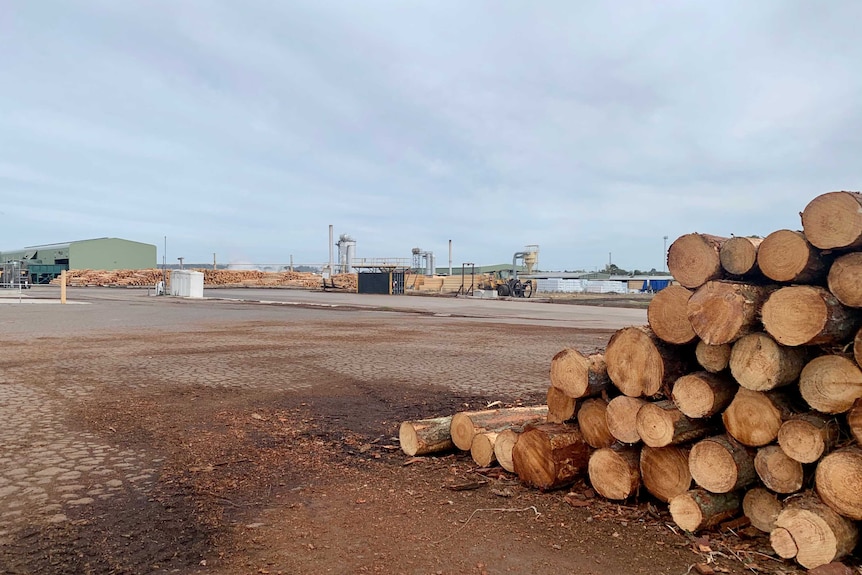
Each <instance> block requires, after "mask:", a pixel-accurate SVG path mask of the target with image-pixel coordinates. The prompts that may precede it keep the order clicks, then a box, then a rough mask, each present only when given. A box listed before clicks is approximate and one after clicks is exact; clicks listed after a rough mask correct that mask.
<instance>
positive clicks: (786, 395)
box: [405, 192, 862, 569]
mask: <svg viewBox="0 0 862 575" xmlns="http://www.w3.org/2000/svg"><path fill="white" fill-rule="evenodd" d="M801 216H802V227H803V230H802V231H795V230H789V229H786V230H778V231H775V232H773V233H771V234H769V235H768V236H767V237H765V238H762V239H761V238H755V237H731V238H724V237H717V236H711V235H706V234H699V233H692V234H687V235H684V236H682V237H680V238H678V239H677V240H676V241H674V242H673V244H671V246H670V249H669V250H668V269H669V270H670V272H671V273H672V274H673V276H674V279H675V280H676V282H677V283H678V285H676V284H675V285H672V286H670V287H668V288H666V289H664V290H662V291H661V292H659V293H658V294H657V295H656V296H655V298H654V299H653V300H652V301H651V303H650V307H649V309H648V314H647V317H648V322H649V325H648V326H633V327H627V328H623V329H620V330H618V331H617V332H616V333H614V335H613V336H612V337H611V339H610V340H609V342H608V344H607V347H606V349H605V351H604V354H603V355H593V356H586V355H584V354H582V353H580V352H578V351H577V350H574V349H568V348H567V349H563V350H562V351H560V352H559V353H558V354H556V356H554V358H553V359H552V360H551V365H550V387H549V390H548V396H547V409H548V415H547V417H546V420H545V422H542V423H532V424H526V425H525V426H523V427H522V428H521V429H520V431H519V430H518V428H517V426H514V425H508V426H507V427H505V431H504V430H502V429H498V428H496V427H494V426H492V425H491V426H489V425H485V426H484V427H483V426H481V425H479V426H476V435H475V439H474V441H490V442H492V443H494V442H496V443H497V444H498V445H499V444H501V439H502V438H503V437H504V436H505V437H506V441H505V445H506V449H507V450H508V453H509V454H510V455H509V456H510V457H511V462H512V463H511V465H510V467H507V469H509V470H510V471H514V472H515V473H517V474H518V476H519V479H520V480H521V482H522V483H524V484H525V485H529V486H533V487H537V488H540V489H554V488H558V487H563V486H566V485H568V484H571V483H572V482H573V481H574V480H575V479H576V478H577V477H579V476H584V475H586V476H587V477H588V479H589V481H590V482H591V484H592V486H593V488H594V489H595V491H596V492H597V493H599V494H600V495H602V496H604V497H606V498H609V499H616V500H623V499H628V498H630V497H635V496H637V495H639V494H640V495H643V494H644V493H643V491H645V492H647V493H649V494H650V495H651V496H653V497H655V498H656V499H658V500H660V501H662V502H665V503H667V505H668V509H669V512H670V514H671V516H672V517H673V520H674V522H675V523H676V524H677V525H679V526H680V527H681V528H683V529H685V530H687V531H689V532H696V531H699V530H702V529H708V528H711V527H715V526H717V525H719V524H721V523H723V522H726V521H728V520H732V519H734V518H742V517H743V516H744V518H745V519H741V520H742V521H745V520H746V519H747V521H749V522H750V524H751V525H752V526H754V527H755V528H757V529H760V530H762V531H764V532H767V533H768V534H769V540H770V543H771V545H772V547H773V550H774V551H775V553H776V554H777V555H779V556H780V557H783V558H785V559H794V560H795V561H796V562H798V563H799V564H800V565H802V566H803V567H806V568H809V569H813V568H816V567H818V566H821V565H825V564H828V563H830V562H832V561H838V560H840V559H841V558H842V557H844V556H846V555H848V554H850V553H851V552H852V551H853V550H854V549H855V547H856V545H857V542H858V538H859V527H860V521H862V445H860V444H862V369H860V367H859V366H860V365H862V329H860V326H862V310H860V308H862V194H860V193H855V192H831V193H827V194H823V195H821V196H818V197H816V198H815V199H814V200H812V201H811V202H810V203H809V204H808V205H807V206H806V207H805V209H804V211H803V212H802V213H801ZM452 420H453V421H454V417H453V418H452ZM405 425H410V423H409V422H405ZM442 437H443V435H441V436H439V437H438V439H440V438H442ZM480 437H482V438H483V439H482V440H480V439H479V438H480ZM486 438H487V439H486ZM458 447H460V448H461V449H464V445H463V444H462V445H459V446H458ZM471 447H472V446H471ZM505 457H507V456H506V455H503V456H501V455H500V454H498V455H497V460H498V461H500V462H501V464H502V463H503V460H504V458H505ZM477 463H479V462H478V461H477ZM480 464H482V465H485V464H486V462H485V461H482V462H481V463H480ZM504 467H505V466H504ZM642 489H643V491H642Z"/></svg>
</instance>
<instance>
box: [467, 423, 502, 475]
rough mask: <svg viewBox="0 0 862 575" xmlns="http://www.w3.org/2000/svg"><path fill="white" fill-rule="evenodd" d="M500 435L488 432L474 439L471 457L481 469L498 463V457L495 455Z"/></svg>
mask: <svg viewBox="0 0 862 575" xmlns="http://www.w3.org/2000/svg"><path fill="white" fill-rule="evenodd" d="M498 435H499V434H498V433H497V432H496V431H488V432H487V433H480V434H478V435H477V436H476V437H474V438H473V445H471V446H470V457H471V458H472V459H473V462H474V463H475V464H476V465H478V466H479V467H491V465H493V464H494V462H495V461H497V456H496V455H494V444H495V442H496V441H497V436H498Z"/></svg>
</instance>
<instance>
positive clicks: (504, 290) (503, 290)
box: [497, 284, 511, 297]
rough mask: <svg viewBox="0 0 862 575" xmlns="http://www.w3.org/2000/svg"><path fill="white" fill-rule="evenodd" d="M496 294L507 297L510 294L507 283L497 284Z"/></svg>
mask: <svg viewBox="0 0 862 575" xmlns="http://www.w3.org/2000/svg"><path fill="white" fill-rule="evenodd" d="M497 295H498V296H500V297H507V296H509V295H511V290H509V284H500V285H498V286H497Z"/></svg>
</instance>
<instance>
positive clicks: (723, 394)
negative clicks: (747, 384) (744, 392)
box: [672, 372, 738, 418]
mask: <svg viewBox="0 0 862 575" xmlns="http://www.w3.org/2000/svg"><path fill="white" fill-rule="evenodd" d="M737 388H738V386H737V385H736V382H734V381H733V380H732V379H730V378H729V377H724V376H720V375H718V374H714V373H710V372H696V373H690V374H688V375H684V376H682V377H681V378H679V379H678V380H676V383H674V385H673V393H672V396H673V401H674V403H675V404H676V406H677V407H678V408H679V410H680V411H681V412H682V413H683V414H685V415H686V416H688V417H692V418H702V417H711V416H713V415H715V414H717V413H719V412H721V411H722V410H723V409H725V408H726V407H727V406H728V405H729V404H730V402H731V401H732V400H733V396H734V394H735V393H736V390H737Z"/></svg>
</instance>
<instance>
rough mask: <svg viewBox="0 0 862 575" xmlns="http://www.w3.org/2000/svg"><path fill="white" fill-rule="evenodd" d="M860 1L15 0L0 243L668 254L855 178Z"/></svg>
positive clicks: (850, 185) (233, 253) (635, 257)
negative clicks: (682, 239) (341, 238)
mask: <svg viewBox="0 0 862 575" xmlns="http://www.w3.org/2000/svg"><path fill="white" fill-rule="evenodd" d="M860 22H862V2H853V1H840V0H835V1H831V2H815V1H813V0H810V1H807V2H797V1H793V0H781V1H768V0H759V1H757V2H751V1H749V0H746V1H738V2H734V1H722V2H715V1H712V0H703V1H696V0H678V1H675V0H665V1H662V2H655V1H652V0H650V1H643V2H637V1H624V0H615V1H613V2H604V1H599V0H595V1H590V2H587V1H574V0H560V1H544V2H532V1H526V0H525V1H520V2H514V1H505V0H494V1H487V2H485V1H478V0H451V1H449V0H433V1H431V0H426V1H424V2H418V1H410V0H386V1H384V0H362V1H361V2H359V1H346V0H345V1H334V0H331V1H324V0H308V1H304V0H242V1H239V0H206V1H203V0H201V1H198V0H164V1H159V0H147V1H143V0H141V1H134V0H122V1H117V0H87V1H84V0H38V1H32V0H4V1H2V2H0V199H2V201H0V222H2V224H0V250H3V249H14V248H20V247H24V246H29V245H35V244H45V243H53V242H63V241H70V240H77V239H88V238H94V237H105V236H108V237H120V238H125V239H130V240H135V241H140V242H146V243H152V244H156V245H157V246H158V252H159V255H158V259H159V263H161V261H162V255H163V253H162V252H163V243H164V238H165V237H167V251H166V257H167V260H168V262H169V263H176V258H177V257H180V256H182V257H184V258H185V261H186V262H211V261H212V259H213V253H215V254H216V257H217V259H218V261H219V262H222V263H227V262H253V263H287V262H289V260H290V257H291V255H292V256H293V258H294V262H295V263H297V264H299V263H324V262H326V261H327V260H328V258H329V242H328V233H329V232H328V226H329V225H330V224H332V225H333V226H334V229H335V234H336V237H337V236H338V235H339V234H350V235H351V236H353V237H354V239H356V241H357V248H356V255H357V256H358V257H365V258H378V257H401V258H409V257H410V255H411V254H410V252H411V248H414V247H419V248H421V249H422V250H424V251H432V252H434V254H435V256H436V259H437V263H438V265H441V266H445V265H447V264H448V241H449V240H452V242H453V261H454V264H455V266H456V267H457V266H460V264H461V263H462V262H474V263H476V264H492V263H501V262H507V261H509V262H511V260H512V254H513V253H514V252H517V251H521V250H523V249H524V246H525V245H527V244H538V245H539V246H540V255H539V267H540V268H542V269H548V270H563V269H568V270H574V269H588V270H592V269H595V268H602V267H603V266H604V265H605V264H607V263H608V259H609V254H612V259H613V263H615V264H617V265H618V266H620V267H622V268H627V269H632V268H640V269H650V268H652V267H655V268H656V269H662V268H663V265H664V264H663V250H664V240H663V238H664V236H668V238H669V239H668V241H667V244H668V245H670V243H671V242H672V241H673V240H674V239H675V238H676V237H678V236H680V235H682V234H684V233H688V232H694V231H698V232H708V233H713V234H717V235H730V234H737V235H747V234H758V235H766V234H768V233H770V232H772V231H774V230H777V229H781V228H792V229H799V227H800V225H801V224H800V221H799V212H800V211H801V210H802V209H803V208H804V207H805V205H806V204H807V203H808V202H809V201H810V200H811V199H812V198H813V197H815V196H816V195H818V194H820V193H824V192H828V191H833V190H839V189H843V190H848V189H849V190H859V189H862V73H860V71H859V70H860V69H862V43H860V42H859V41H858V40H857V36H858V28H859V24H860Z"/></svg>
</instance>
